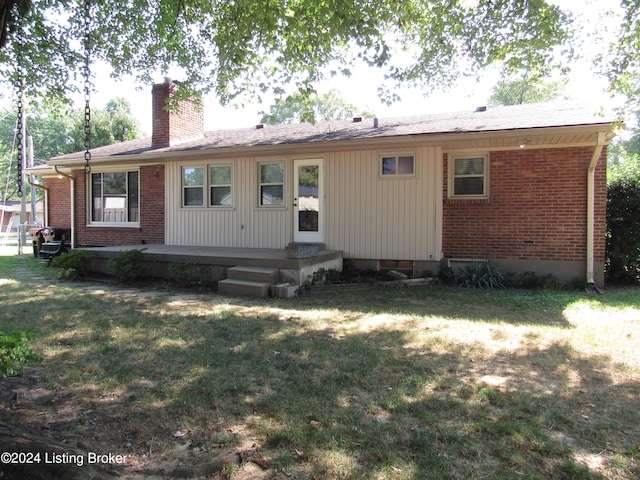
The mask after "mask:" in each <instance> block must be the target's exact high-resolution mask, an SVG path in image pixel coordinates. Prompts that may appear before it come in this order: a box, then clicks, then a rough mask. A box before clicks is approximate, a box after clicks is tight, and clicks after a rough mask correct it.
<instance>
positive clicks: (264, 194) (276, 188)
mask: <svg viewBox="0 0 640 480" xmlns="http://www.w3.org/2000/svg"><path fill="white" fill-rule="evenodd" d="M258 168H259V171H258V182H259V185H258V198H259V200H258V201H259V205H260V206H261V207H269V206H282V205H284V163H260V164H259V167H258Z"/></svg>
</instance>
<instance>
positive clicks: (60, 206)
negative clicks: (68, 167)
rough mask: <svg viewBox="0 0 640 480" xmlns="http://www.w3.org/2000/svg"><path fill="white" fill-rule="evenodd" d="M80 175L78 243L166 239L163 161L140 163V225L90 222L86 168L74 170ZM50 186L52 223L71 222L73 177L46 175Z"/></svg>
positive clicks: (50, 219) (54, 224) (77, 175)
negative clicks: (110, 225)
mask: <svg viewBox="0 0 640 480" xmlns="http://www.w3.org/2000/svg"><path fill="white" fill-rule="evenodd" d="M73 173H74V177H75V179H76V219H77V220H76V226H75V227H76V245H78V246H99V245H138V244H142V243H156V244H163V243H164V228H165V217H164V216H165V191H164V177H165V169H164V166H161V165H151V166H143V167H140V227H139V228H131V227H98V226H96V227H93V226H87V222H86V218H87V211H86V210H87V209H86V201H85V197H86V191H87V190H86V186H85V176H84V170H74V172H73ZM45 185H46V186H47V187H48V188H49V224H50V225H52V226H55V227H67V228H69V227H70V226H71V221H70V217H71V215H70V208H71V207H70V203H69V198H70V194H69V180H67V179H66V178H65V179H63V180H58V179H57V178H56V179H54V178H46V179H45Z"/></svg>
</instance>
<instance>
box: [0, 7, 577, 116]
mask: <svg viewBox="0 0 640 480" xmlns="http://www.w3.org/2000/svg"><path fill="white" fill-rule="evenodd" d="M12 3H16V4H17V6H19V7H20V8H17V7H15V8H13V9H12V10H11V11H10V14H9V17H8V23H7V25H8V35H7V43H6V46H5V47H4V48H2V49H1V50H0V77H1V78H2V80H3V81H5V82H7V81H8V82H10V83H11V84H12V85H14V86H15V85H16V82H17V79H16V72H17V65H22V66H23V67H24V68H25V74H26V86H27V88H28V89H30V90H31V91H47V92H49V93H60V94H64V93H66V92H67V91H68V90H69V89H70V88H73V85H74V80H76V82H75V84H76V85H77V77H82V73H83V68H84V58H85V47H87V46H88V47H89V48H88V50H89V52H90V58H91V61H92V62H96V61H98V60H101V61H106V62H107V63H108V64H110V65H111V66H112V68H113V75H114V76H116V77H122V76H125V75H134V76H135V77H136V79H137V80H138V81H140V82H141V83H144V84H150V83H153V81H154V80H155V79H157V78H158V76H160V75H164V74H166V73H167V72H168V71H169V70H170V69H171V68H174V67H179V68H180V69H181V71H182V72H183V73H184V75H183V79H184V83H183V84H184V85H185V86H186V87H190V88H192V89H195V90H197V91H199V92H200V93H210V92H213V93H215V94H216V95H217V96H218V97H219V98H220V100H221V103H223V104H224V103H226V102H228V101H230V100H231V99H233V98H234V97H236V96H237V95H239V94H241V93H252V94H256V95H261V94H263V93H265V92H270V93H276V94H281V93H283V86H285V85H286V86H293V85H295V86H296V87H297V88H298V89H299V90H300V91H302V92H304V91H308V90H309V89H313V87H314V85H316V84H317V82H318V81H320V80H321V79H322V78H323V76H324V75H331V74H334V73H335V74H345V75H348V74H349V69H350V68H351V66H352V65H354V62H358V61H362V62H364V63H366V64H369V65H374V66H377V67H379V68H381V69H383V70H384V71H385V72H386V75H387V78H388V79H389V81H390V82H391V83H394V82H417V83H418V84H420V85H421V86H422V87H423V88H424V89H425V90H426V91H428V90H430V89H434V88H436V87H443V86H447V85H450V84H451V83H452V82H454V81H455V80H456V79H457V78H458V76H459V75H460V73H459V72H461V71H462V72H464V74H465V75H469V74H474V73H475V72H478V71H479V70H481V69H482V68H484V67H486V66H487V65H492V64H496V63H499V64H501V65H503V66H504V68H505V69H506V70H507V71H520V70H528V71H530V72H538V73H540V72H545V71H547V70H548V69H549V68H551V67H552V66H553V65H555V64H556V61H557V53H558V51H559V50H560V47H561V46H563V45H565V46H566V45H567V43H568V42H569V40H570V39H571V25H572V20H571V16H570V15H569V14H567V13H565V12H564V11H562V10H561V9H560V8H559V7H558V6H556V5H554V4H552V3H551V2H548V1H546V0H530V1H526V2H523V1H521V0H492V1H488V0H459V1H451V2H433V1H429V0H404V1H398V0H270V1H262V2H256V1H253V0H235V1H229V0H217V1H216V0H214V1H211V0H206V1H205V0H183V1H175V0H134V1H129V2H112V1H106V0H91V2H90V4H89V15H88V17H86V18H85V6H86V4H85V1H84V0H75V1H74V0H14V2H11V1H5V2H3V5H5V7H6V6H7V5H10V4H12ZM85 20H88V23H87V24H85ZM85 27H88V28H85ZM86 32H88V37H86V35H85V33H86ZM86 38H89V42H85V39H86ZM14 88H15V87H14ZM76 88H77V87H76ZM186 90H187V89H185V92H186ZM382 95H383V97H384V96H385V95H386V98H388V99H393V96H394V95H393V92H392V90H391V89H389V90H383V91H382Z"/></svg>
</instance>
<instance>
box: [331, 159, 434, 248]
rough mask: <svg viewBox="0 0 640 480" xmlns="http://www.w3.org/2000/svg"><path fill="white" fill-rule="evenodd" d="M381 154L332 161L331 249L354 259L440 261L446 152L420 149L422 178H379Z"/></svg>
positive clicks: (418, 164) (418, 165)
mask: <svg viewBox="0 0 640 480" xmlns="http://www.w3.org/2000/svg"><path fill="white" fill-rule="evenodd" d="M378 155H379V152H378V151H375V150H366V151H356V152H339V153H334V154H330V155H328V161H327V169H326V175H327V181H326V185H327V218H328V222H327V224H328V225H327V246H328V247H329V248H335V249H340V250H343V251H344V254H345V257H348V258H369V259H398V260H437V259H439V258H440V251H441V243H442V241H441V236H442V233H441V215H442V205H441V203H442V153H441V151H440V149H439V148H420V149H417V150H416V151H415V155H416V175H415V177H410V178H400V179H388V178H380V177H379V175H378V161H379V160H378Z"/></svg>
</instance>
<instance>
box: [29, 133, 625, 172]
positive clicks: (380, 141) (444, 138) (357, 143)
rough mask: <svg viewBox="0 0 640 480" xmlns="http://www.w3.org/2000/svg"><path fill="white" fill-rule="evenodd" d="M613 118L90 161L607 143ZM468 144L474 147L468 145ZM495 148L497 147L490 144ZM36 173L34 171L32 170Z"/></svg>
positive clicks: (71, 161)
mask: <svg viewBox="0 0 640 480" xmlns="http://www.w3.org/2000/svg"><path fill="white" fill-rule="evenodd" d="M615 125H616V124H615V122H603V123H593V124H588V125H569V126H566V125H565V126H558V127H534V128H515V129H506V130H505V129H503V130H482V131H460V132H440V133H418V134H404V135H393V136H380V137H359V138H351V139H343V140H325V141H323V140H318V141H312V142H304V141H298V142H287V143H277V144H256V145H238V146H224V147H215V146H214V147H207V146H202V147H193V148H184V149H181V148H179V147H177V148H169V149H163V150H162V151H151V152H145V153H138V154H132V155H111V156H107V157H93V158H92V160H91V165H96V166H107V165H108V166H118V165H131V164H132V163H134V164H137V165H154V164H162V163H165V162H167V161H170V160H175V159H177V158H179V159H180V160H192V159H193V160H195V159H201V158H203V157H207V158H220V157H231V156H232V157H248V156H273V155H284V154H295V153H303V152H304V153H318V152H321V151H335V150H354V149H361V148H380V147H385V148H386V147H393V146H394V145H396V144H401V145H404V146H416V145H434V146H441V147H442V148H443V150H444V151H447V150H453V149H456V150H457V149H458V148H456V146H455V145H456V144H457V143H459V141H460V140H461V139H462V138H463V137H468V142H471V143H474V142H478V143H480V142H481V141H483V140H485V141H486V140H488V139H491V138H503V139H505V140H508V141H511V142H512V144H509V143H508V142H507V143H506V144H505V145H504V146H502V147H500V149H505V150H509V149H516V148H518V145H519V143H521V140H519V139H522V138H523V137H528V136H531V137H532V138H533V137H535V138H544V137H548V136H551V135H555V136H562V135H570V134H573V133H580V134H582V135H595V136H597V133H599V132H605V133H606V141H607V143H608V142H609V141H610V140H611V138H613V136H614V135H615V133H614V131H613V127H614V126H615ZM595 141H596V138H595V137H594V138H593V140H591V139H589V140H582V141H579V142H571V143H554V144H544V143H538V144H536V143H535V142H531V143H530V148H561V147H577V146H592V145H594V142H595ZM469 148H477V147H474V146H470V147H469ZM493 149H494V150H495V149H497V147H496V148H493ZM48 165H50V166H55V165H57V166H60V167H68V168H74V167H75V168H77V167H82V166H84V165H85V160H84V158H80V157H78V158H67V159H64V158H60V159H52V160H50V161H49V162H48ZM34 174H37V173H34Z"/></svg>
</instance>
